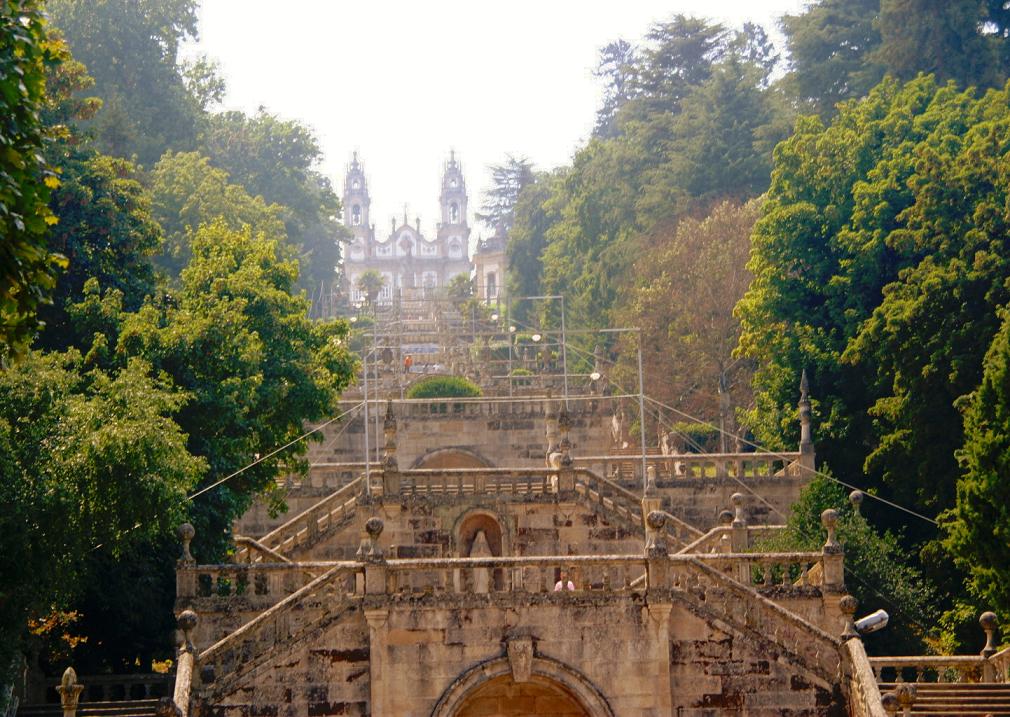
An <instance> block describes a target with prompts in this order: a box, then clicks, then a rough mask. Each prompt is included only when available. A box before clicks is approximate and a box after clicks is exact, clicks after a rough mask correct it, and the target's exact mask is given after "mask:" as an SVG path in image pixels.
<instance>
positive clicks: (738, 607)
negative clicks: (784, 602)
mask: <svg viewBox="0 0 1010 717" xmlns="http://www.w3.org/2000/svg"><path fill="white" fill-rule="evenodd" d="M657 562H658V561H657ZM669 563H670V566H671V568H672V569H671V570H670V575H669V580H668V584H669V585H670V587H672V588H673V589H676V590H678V591H680V592H681V593H682V594H683V595H684V597H685V599H686V600H688V601H689V602H692V603H693V604H694V605H695V606H696V607H697V608H698V609H700V610H703V611H706V612H709V613H710V614H714V615H715V616H717V617H718V618H720V619H722V620H725V621H727V622H729V623H730V624H732V625H734V626H735V627H737V629H740V630H742V631H744V632H747V633H750V634H752V635H754V636H755V637H756V638H758V639H764V640H769V641H771V642H773V643H774V644H776V645H778V646H779V648H780V649H782V650H783V651H785V652H786V653H789V654H792V655H793V656H795V657H796V658H797V659H798V660H799V661H800V662H801V663H803V664H804V665H806V666H807V668H809V669H811V670H814V671H815V672H816V673H817V674H819V675H820V676H821V677H822V678H823V679H824V680H826V681H828V682H834V680H835V679H836V675H837V670H838V662H839V653H838V648H839V647H840V646H841V640H840V639H839V638H836V637H833V636H831V635H829V634H828V633H826V632H824V631H823V630H821V629H820V628H819V627H817V626H815V625H813V624H811V623H810V622H808V621H806V620H804V619H803V618H802V617H799V616H798V615H796V614H794V613H792V612H790V611H789V610H787V609H785V608H783V607H781V606H779V605H777V604H775V603H774V602H772V601H771V600H769V599H768V598H766V597H764V596H763V595H761V594H760V593H758V592H757V591H756V590H754V589H753V588H751V587H748V586H746V585H742V584H741V583H739V582H737V581H736V580H734V579H733V578H732V577H730V576H728V575H725V574H724V573H723V572H722V571H721V570H719V569H717V568H715V567H713V566H711V565H706V564H705V563H703V562H702V561H701V560H700V559H698V558H697V557H694V556H686V555H684V556H670V559H669ZM674 566H676V567H675V568H674ZM652 572H654V571H653V564H650V580H651V579H652Z"/></svg>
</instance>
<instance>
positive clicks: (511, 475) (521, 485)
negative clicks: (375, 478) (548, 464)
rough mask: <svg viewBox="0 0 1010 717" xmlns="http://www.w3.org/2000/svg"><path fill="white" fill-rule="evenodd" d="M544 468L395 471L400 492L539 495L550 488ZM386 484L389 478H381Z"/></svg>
mask: <svg viewBox="0 0 1010 717" xmlns="http://www.w3.org/2000/svg"><path fill="white" fill-rule="evenodd" d="M556 472H557V471H552V470H550V469H547V468H539V469H538V468H523V469H501V468H434V469H423V468H422V469H415V470H409V471H403V472H401V473H399V474H398V475H399V480H400V486H399V493H400V494H402V495H410V496H419V495H451V496H461V495H534V494H539V495H543V494H546V493H550V492H551V490H552V483H551V476H552V474H554V473H556ZM381 483H382V485H383V486H384V490H385V487H386V486H388V484H389V481H386V480H382V481H381Z"/></svg>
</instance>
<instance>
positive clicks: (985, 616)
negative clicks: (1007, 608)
mask: <svg viewBox="0 0 1010 717" xmlns="http://www.w3.org/2000/svg"><path fill="white" fill-rule="evenodd" d="M978 624H979V625H981V626H982V629H983V630H984V631H985V647H983V648H982V652H981V653H980V654H981V655H982V657H983V658H984V659H985V662H984V663H983V664H982V681H983V682H995V681H996V667H995V666H994V665H993V664H992V662H991V661H990V659H989V658H991V657H992V656H993V655H995V654H996V648H995V647H994V646H993V641H992V635H993V631H994V630H995V629H996V613H994V612H984V613H982V614H981V615H980V616H979V618H978Z"/></svg>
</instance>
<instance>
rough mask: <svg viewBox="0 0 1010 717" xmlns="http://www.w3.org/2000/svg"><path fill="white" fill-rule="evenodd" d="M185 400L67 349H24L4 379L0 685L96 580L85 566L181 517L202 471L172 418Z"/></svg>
mask: <svg viewBox="0 0 1010 717" xmlns="http://www.w3.org/2000/svg"><path fill="white" fill-rule="evenodd" d="M187 400H188V396H187V395H186V394H185V393H184V392H181V391H179V390H177V389H176V388H174V387H173V386H172V385H171V384H170V383H169V382H168V381H167V380H166V379H165V378H163V377H161V378H159V377H156V375H155V373H154V372H153V371H152V368H151V366H150V365H149V364H148V363H147V362H145V361H143V360H141V359H131V360H129V361H127V362H126V363H125V364H124V365H123V367H122V369H121V370H118V371H116V372H114V373H110V372H105V371H102V370H100V369H96V368H90V367H89V366H88V365H87V363H86V362H85V361H84V360H83V359H82V357H81V355H80V354H79V353H77V352H76V351H73V350H72V351H70V352H67V353H52V354H48V355H42V354H40V353H38V352H31V353H30V354H28V355H27V356H26V358H25V360H24V361H23V362H21V363H19V364H17V365H15V366H14V367H12V368H8V369H7V370H4V371H0V499H2V500H3V505H4V510H3V511H0V541H2V544H0V585H2V586H3V587H2V588H0V631H2V632H3V634H4V636H5V639H4V640H3V642H2V645H0V682H6V681H7V679H9V678H10V677H11V674H10V672H9V670H10V668H11V667H12V666H13V664H14V663H13V657H14V655H15V654H16V652H17V651H18V650H24V649H25V648H26V647H27V642H28V624H29V620H31V619H36V620H38V619H42V618H45V617H46V616H48V615H50V614H51V613H53V612H54V611H60V610H70V609H72V608H73V607H74V605H75V600H76V599H77V598H78V597H79V596H80V594H81V593H82V591H83V589H84V585H85V584H86V583H87V582H88V581H89V580H92V579H96V578H97V576H96V575H95V574H94V572H93V571H92V567H93V562H92V560H93V558H96V557H97V556H102V558H103V559H105V558H112V557H117V556H122V555H123V554H124V552H126V551H129V550H130V549H131V548H132V547H133V546H136V545H141V544H144V543H145V542H146V541H148V540H150V539H151V538H152V537H153V536H157V535H159V534H163V533H165V532H167V531H169V530H170V529H171V528H173V527H174V526H175V525H176V524H177V523H178V521H179V520H181V519H182V518H183V516H184V515H185V509H184V504H185V501H184V497H185V494H186V491H187V490H188V489H189V488H191V487H192V486H193V485H194V484H195V483H196V482H197V480H198V479H199V477H200V476H201V475H203V473H204V471H205V469H206V463H205V462H204V461H203V460H201V459H199V458H196V457H194V456H193V455H191V454H190V453H189V451H188V450H187V448H186V442H187V437H186V435H185V434H184V433H183V432H182V431H181V430H180V429H179V427H178V425H176V424H175V423H174V422H173V421H172V419H171V416H172V415H173V414H175V413H177V412H178V411H179V410H180V409H181V408H182V406H183V405H184V404H185V403H186V401H187ZM43 567H44V569H43ZM109 599H110V600H112V599H114V596H109Z"/></svg>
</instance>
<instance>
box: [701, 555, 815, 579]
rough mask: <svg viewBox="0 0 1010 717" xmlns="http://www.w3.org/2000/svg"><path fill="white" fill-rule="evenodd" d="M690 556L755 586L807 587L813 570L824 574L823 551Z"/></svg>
mask: <svg viewBox="0 0 1010 717" xmlns="http://www.w3.org/2000/svg"><path fill="white" fill-rule="evenodd" d="M691 557H693V558H694V559H696V560H698V561H700V562H702V563H703V564H705V565H708V566H711V567H713V568H715V569H716V570H719V571H720V572H722V573H723V574H725V575H728V576H730V577H731V578H733V579H734V580H736V581H737V582H739V583H742V584H744V585H750V586H752V587H755V588H770V587H775V586H785V587H808V586H809V585H811V584H812V583H811V581H810V580H809V577H808V576H809V575H810V574H811V573H812V574H814V575H817V576H819V575H822V574H823V566H822V565H821V560H822V559H823V557H824V554H823V553H820V552H806V553H799V552H797V553H710V554H703V555H694V556H691ZM815 567H816V570H814V568H815ZM816 582H819V578H817V581H816Z"/></svg>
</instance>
